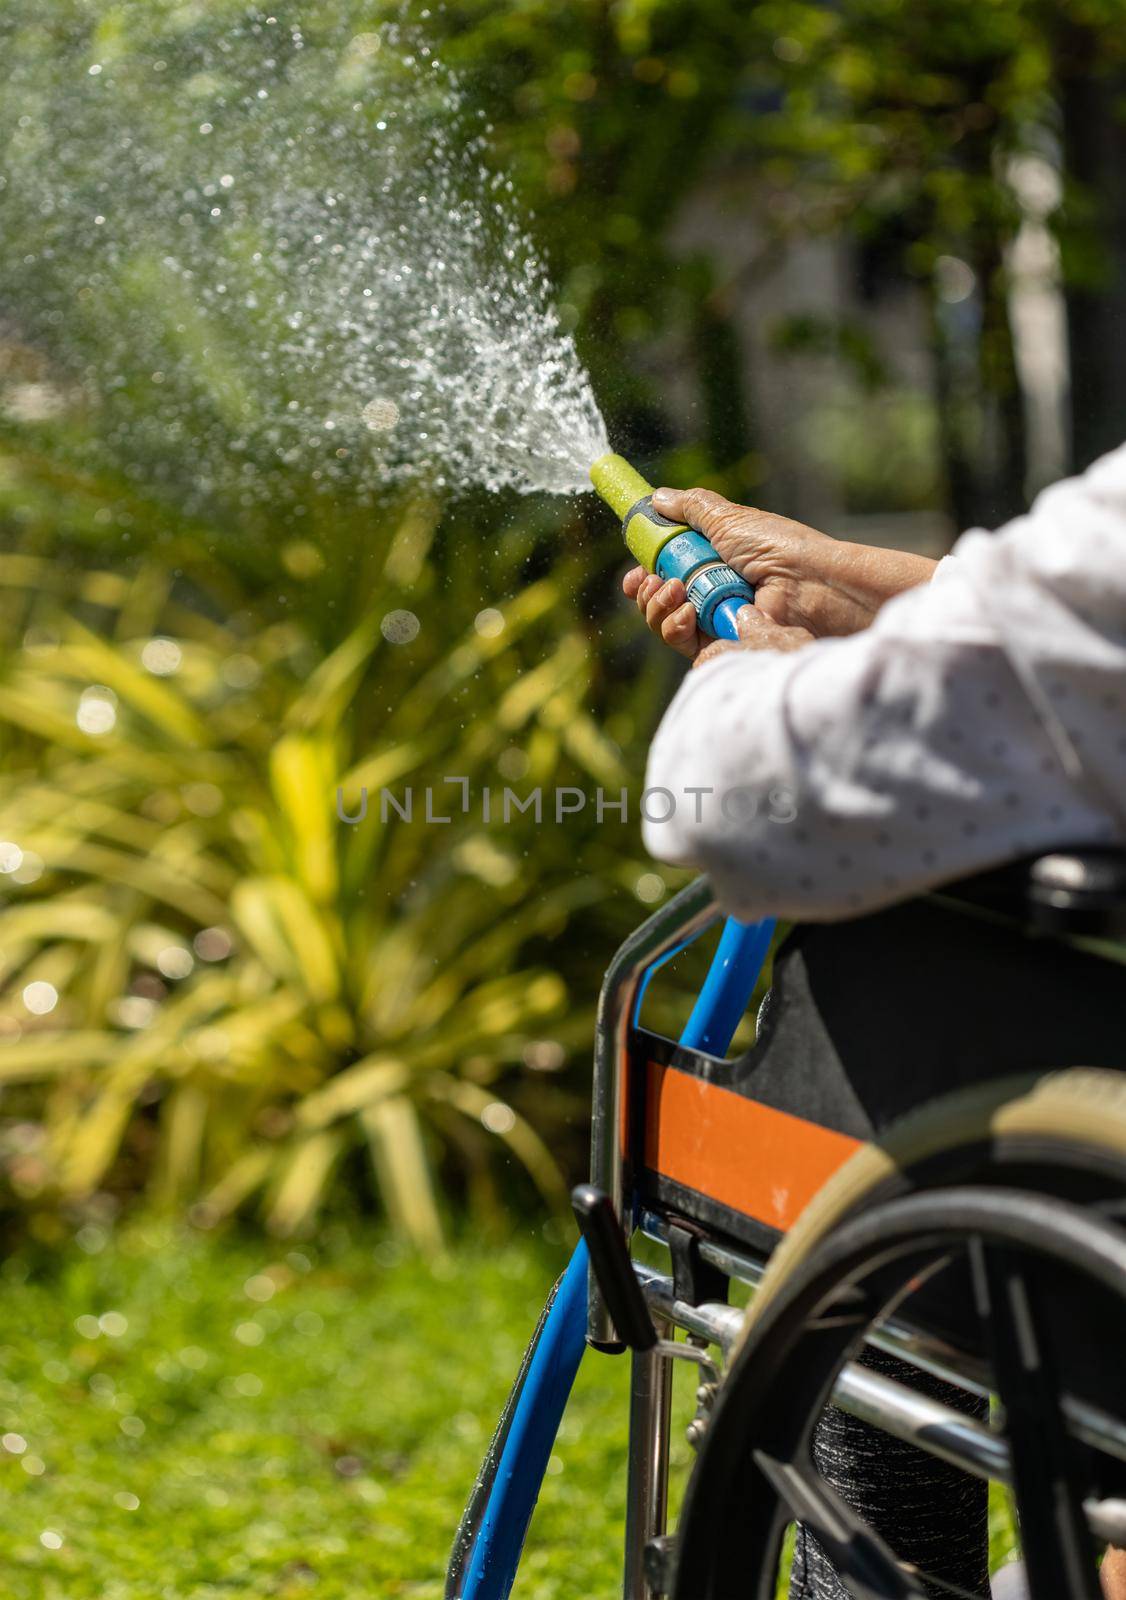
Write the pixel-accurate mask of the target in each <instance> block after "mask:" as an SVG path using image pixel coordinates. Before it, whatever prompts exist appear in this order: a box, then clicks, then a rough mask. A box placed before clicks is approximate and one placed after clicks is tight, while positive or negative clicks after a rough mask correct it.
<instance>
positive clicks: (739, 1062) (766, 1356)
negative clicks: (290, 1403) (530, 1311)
mask: <svg viewBox="0 0 1126 1600" xmlns="http://www.w3.org/2000/svg"><path fill="white" fill-rule="evenodd" d="M716 918H717V911H716V907H715V903H714V897H713V894H712V891H711V890H710V888H709V886H708V885H707V883H706V882H704V881H703V880H701V881H699V882H697V883H695V884H693V885H691V886H689V887H688V888H687V889H685V890H684V891H682V892H681V893H680V894H679V895H677V896H676V897H675V898H674V899H672V900H671V901H670V902H669V903H668V904H667V905H666V906H664V907H663V908H662V909H661V910H660V911H658V912H657V913H656V914H655V915H654V916H652V917H651V918H650V919H649V920H648V921H647V922H646V923H645V924H644V925H643V926H642V927H641V928H640V929H639V930H637V932H636V933H635V934H634V935H633V936H632V937H631V938H630V939H629V940H628V941H627V942H626V944H625V945H624V946H623V947H622V948H621V949H620V950H619V951H618V953H617V955H616V956H615V958H614V960H613V962H612V964H611V966H610V968H609V971H608V972H607V975H606V978H605V981H604V984H603V988H602V993H601V997H600V1003H599V1013H598V1024H597V1032H596V1044H595V1063H594V1101H593V1122H592V1155H591V1182H590V1183H589V1184H587V1185H583V1186H581V1187H580V1188H579V1189H578V1190H576V1191H575V1209H576V1215H577V1217H578V1220H579V1224H580V1229H581V1231H582V1234H583V1238H584V1241H585V1244H586V1247H587V1251H588V1257H589V1293H588V1294H587V1296H586V1326H585V1336H586V1343H587V1345H588V1347H590V1348H592V1349H594V1350H597V1351H602V1352H607V1353H619V1352H622V1351H623V1350H626V1349H629V1350H630V1351H631V1352H632V1354H631V1362H632V1371H631V1383H630V1415H629V1452H628V1476H627V1487H626V1518H625V1549H624V1576H623V1594H624V1596H625V1600H657V1597H659V1596H667V1597H669V1600H736V1597H738V1600H774V1597H775V1596H776V1595H777V1594H778V1592H779V1586H780V1583H781V1582H782V1581H783V1577H784V1572H785V1562H786V1559H787V1554H786V1552H787V1550H788V1534H789V1530H790V1529H791V1528H793V1527H794V1526H795V1525H800V1528H801V1530H802V1535H803V1536H804V1537H808V1538H810V1539H812V1540H813V1541H814V1544H815V1546H816V1549H817V1551H818V1553H819V1557H820V1559H822V1560H823V1561H825V1562H827V1563H828V1566H829V1568H830V1569H831V1571H832V1572H833V1573H835V1575H836V1578H837V1579H839V1583H840V1585H841V1586H842V1587H843V1589H844V1590H845V1591H847V1592H848V1593H849V1594H852V1595H853V1596H856V1597H857V1600H900V1597H911V1600H923V1597H925V1596H929V1595H942V1594H944V1593H954V1594H959V1595H966V1594H971V1595H972V1594H981V1593H984V1594H988V1587H987V1586H986V1581H985V1580H984V1579H983V1581H982V1583H981V1584H980V1585H977V1586H975V1587H972V1588H969V1589H967V1588H965V1587H959V1586H958V1585H957V1584H953V1583H950V1582H947V1581H943V1579H942V1578H941V1576H939V1575H937V1574H936V1573H934V1572H932V1571H928V1570H927V1568H926V1566H925V1564H923V1563H921V1562H920V1561H919V1560H918V1559H917V1558H914V1557H913V1556H912V1554H911V1552H910V1551H909V1550H905V1549H901V1548H896V1547H895V1546H894V1544H893V1543H892V1542H889V1539H888V1538H887V1537H886V1534H885V1532H882V1531H881V1530H880V1528H878V1527H875V1526H873V1525H872V1523H871V1521H870V1520H868V1519H866V1517H865V1516H864V1515H863V1514H862V1513H861V1512H860V1511H858V1510H857V1509H856V1508H855V1507H854V1505H853V1504H851V1503H850V1500H849V1499H847V1498H846V1497H845V1496H844V1495H842V1494H841V1493H840V1492H839V1490H838V1489H837V1488H835V1487H834V1486H833V1484H832V1483H831V1482H830V1481H829V1480H828V1477H827V1475H826V1473H825V1471H824V1470H823V1465H822V1462H821V1460H820V1457H819V1455H818V1449H817V1434H818V1428H819V1425H820V1424H822V1422H823V1419H826V1418H828V1417H830V1416H831V1415H832V1414H833V1413H836V1414H838V1415H840V1414H843V1415H844V1416H845V1417H848V1418H852V1419H857V1420H858V1421H859V1422H862V1423H863V1424H865V1425H867V1427H868V1428H869V1429H874V1430H878V1431H879V1433H880V1434H882V1435H886V1436H888V1438H889V1439H890V1440H892V1441H896V1442H897V1443H898V1445H899V1446H900V1447H904V1446H906V1447H909V1449H910V1451H911V1452H912V1453H914V1452H921V1453H922V1454H923V1455H924V1456H926V1457H930V1458H933V1460H934V1461H936V1462H939V1463H942V1464H944V1470H945V1469H947V1468H948V1469H952V1470H953V1471H954V1472H955V1473H956V1474H957V1475H958V1476H959V1477H961V1475H965V1477H966V1478H967V1479H970V1480H977V1481H979V1482H980V1481H983V1480H984V1481H986V1482H988V1483H993V1484H999V1485H1003V1486H1006V1488H1005V1492H1006V1493H1007V1494H1008V1495H1009V1496H1010V1497H1011V1501H1012V1503H1013V1506H1014V1509H1015V1518H1016V1523H1017V1526H1018V1529H1019V1539H1020V1546H1021V1553H1022V1555H1023V1559H1024V1563H1025V1571H1026V1577H1027V1585H1028V1590H1029V1592H1030V1593H1031V1595H1032V1596H1033V1600H1063V1597H1064V1596H1069V1597H1070V1596H1074V1597H1083V1600H1097V1597H1098V1596H1099V1595H1100V1592H1101V1591H1100V1584H1099V1576H1098V1563H1099V1559H1100V1556H1101V1552H1102V1551H1103V1550H1104V1549H1105V1548H1106V1547H1107V1546H1114V1547H1116V1548H1121V1547H1124V1546H1126V1073H1123V1071H1122V1069H1123V1068H1124V1067H1126V966H1124V964H1123V963H1124V962H1126V952H1124V951H1123V950H1122V949H1121V947H1120V946H1119V945H1118V944H1116V943H1115V941H1117V940H1119V939H1121V938H1122V936H1123V935H1126V855H1123V854H1122V853H1119V852H1115V851H1111V850H1101V849H1092V850H1081V851H1057V852H1054V853H1053V854H1051V855H1046V856H1040V857H1037V858H1033V859H1030V860H1026V861H1021V862H1016V863H1013V864H1012V865H1010V866H1007V867H1005V868H1003V869H1000V870H999V871H995V872H990V873H986V874H982V875H980V876H979V877H978V878H975V879H972V880H968V881H967V882H965V883H963V884H959V885H956V886H952V887H951V888H949V889H946V890H944V891H942V892H941V893H940V894H933V895H928V896H925V897H923V898H921V899H920V900H916V901H908V902H904V903H903V904H901V905H898V906H894V907H892V908H890V909H889V910H888V911H886V912H880V913H876V914H874V915H871V916H866V917H862V918H858V919H856V920H855V921H852V922H842V923H834V924H826V925H820V926H813V925H809V926H806V927H802V928H797V929H795V930H791V932H790V933H789V934H788V936H787V939H786V940H785V941H784V942H783V944H782V946H781V947H780V950H779V953H778V955H777V956H776V960H775V968H774V981H773V984H772V987H771V989H770V991H769V992H768V995H767V999H766V1001H765V1002H764V1004H763V1007H762V1010H761V1011H760V1015H759V1023H758V1029H757V1037H756V1042H755V1044H754V1046H753V1047H752V1048H751V1049H750V1050H749V1051H748V1052H745V1053H744V1054H743V1055H742V1056H740V1057H737V1058H735V1059H732V1060H726V1059H720V1058H718V1057H716V1056H712V1055H709V1054H708V1053H706V1052H705V1051H702V1050H695V1049H686V1048H683V1047H682V1046H678V1045H676V1044H675V1043H673V1042H672V1041H670V1040H669V1039H666V1038H663V1037H661V1036H660V1035H658V1034H656V1033H653V1032H651V1031H648V1030H647V1029H646V1028H645V1027H644V1026H643V1025H642V1022H641V1018H640V1010H641V1007H640V1000H641V997H642V996H643V994H644V989H645V985H646V983H647V982H648V979H649V976H650V975H651V974H652V973H653V972H654V971H655V969H656V967H657V966H659V965H660V964H661V963H662V962H663V961H664V960H666V959H668V958H669V957H670V955H671V954H673V953H675V952H678V951H679V950H681V949H683V948H684V947H685V945H686V944H688V943H690V942H691V941H693V940H694V939H696V938H698V937H699V936H700V935H701V934H702V933H703V932H704V931H705V930H706V929H708V928H709V927H710V926H711V925H712V924H713V923H714V922H715V920H716ZM955 955H956V958H957V959H956V960H955V959H954V956H955ZM1018 1006H1023V1007H1025V1008H1026V1014H1027V1015H1029V1016H1031V1017H1033V1019H1034V1022H1033V1024H1032V1026H1031V1027H1028V1026H1025V1027H1024V1028H1023V1029H1022V1030H1014V1028H1013V1026H1012V1024H1013V1016H1014V1008H1015V1007H1018ZM1014 1031H1016V1032H1017V1033H1018V1037H1017V1038H1016V1040H1015V1041H1014V1039H1013V1035H1014ZM1073 1063H1081V1064H1078V1065H1076V1064H1073ZM936 1090H937V1091H938V1092H936ZM638 1237H644V1238H646V1239H647V1240H648V1241H651V1243H650V1245H649V1246H648V1251H649V1254H650V1255H651V1256H652V1255H654V1254H656V1253H659V1254H660V1258H661V1261H662V1263H663V1266H662V1268H657V1267H654V1266H650V1265H646V1264H643V1263H642V1262H641V1261H640V1260H637V1259H635V1258H634V1255H633V1254H632V1253H631V1240H632V1239H635V1238H638ZM654 1246H656V1247H658V1249H657V1250H656V1251H655V1250H654ZM584 1267H585V1263H584ZM733 1284H738V1285H742V1286H745V1287H744V1290H743V1291H742V1294H743V1295H744V1296H748V1298H747V1301H746V1305H745V1308H743V1309H739V1308H738V1307H737V1306H735V1305H732V1304H731V1303H730V1301H731V1289H732V1285H733ZM565 1287H566V1284H565V1280H564V1288H565ZM584 1287H585V1286H584ZM550 1312H551V1302H549V1307H548V1309H547V1311H545V1319H546V1318H547V1317H548V1316H549V1315H550ZM544 1326H545V1321H544V1320H542V1319H541V1328H540V1330H537V1337H536V1338H534V1339H533V1341H532V1345H531V1346H530V1347H529V1353H528V1356H526V1358H525V1363H524V1366H523V1367H522V1369H521V1373H520V1374H519V1375H518V1378H517V1382H516V1384H515V1385H514V1389H513V1394H512V1396H511V1397H510V1400H509V1404H508V1406H507V1407H506V1410H505V1414H504V1416H503V1417H502V1419H501V1422H500V1424H499V1426H498V1429H497V1434H496V1436H495V1438H494V1441H493V1446H492V1448H491V1450H490V1454H489V1457H488V1458H487V1460H486V1463H485V1466H484V1468H483V1469H482V1474H481V1477H480V1479H479V1481H478V1484H477V1486H476V1489H475V1491H474V1495H473V1497H472V1498H471V1500H470V1504H469V1506H468V1508H467V1511H466V1514H465V1518H464V1519H463V1523H462V1526H461V1529H460V1530H459V1536H458V1540H457V1541H456V1542H455V1547H454V1554H453V1557H452V1559H451V1563H450V1569H449V1576H448V1579H447V1587H446V1595H447V1597H448V1600H462V1597H466V1600H469V1597H470V1596H471V1595H472V1597H473V1600H478V1597H479V1596H483V1595H485V1594H489V1595H493V1594H497V1595H500V1594H507V1592H508V1588H507V1587H506V1583H508V1582H510V1579H502V1580H499V1587H495V1588H489V1586H488V1584H487V1583H486V1584H484V1585H483V1586H481V1587H479V1588H474V1587H473V1586H472V1585H469V1586H468V1587H467V1586H466V1583H467V1579H466V1574H467V1571H468V1567H469V1563H468V1554H469V1552H470V1551H471V1549H472V1546H473V1542H474V1540H475V1538H477V1537H478V1535H479V1533H480V1530H481V1527H482V1525H483V1519H484V1518H486V1517H487V1506H488V1501H489V1494H490V1491H491V1489H492V1488H493V1486H494V1483H495V1478H496V1475H497V1473H498V1471H502V1470H503V1468H502V1467H501V1465H500V1463H501V1462H502V1456H503V1454H504V1447H505V1446H506V1444H507V1443H508V1436H509V1434H510V1432H511V1430H512V1428H513V1426H514V1423H513V1418H514V1416H516V1415H517V1409H518V1405H519V1402H520V1398H521V1393H522V1390H523V1389H524V1387H525V1386H526V1384H527V1382H528V1374H529V1372H530V1371H531V1370H532V1369H533V1366H534V1361H535V1356H536V1346H537V1339H538V1338H539V1336H540V1334H541V1333H542V1330H543V1328H544ZM678 1333H679V1334H681V1335H683V1338H679V1339H678V1338H677V1334H678ZM677 1361H689V1362H691V1363H692V1364H693V1365H694V1367H695V1368H696V1371H697V1378H698V1383H697V1387H696V1411H695V1415H694V1416H693V1417H692V1419H691V1421H690V1422H689V1423H688V1429H687V1432H688V1439H689V1442H690V1444H691V1445H692V1446H693V1448H694V1450H695V1452H696V1454H695V1461H694V1465H693V1466H692V1469H691V1472H690V1474H689V1478H688V1482H687V1486H686V1489H685V1493H684V1498H683V1503H682V1506H681V1510H680V1515H679V1518H678V1520H677V1524H676V1527H675V1529H671V1530H670V1528H669V1527H668V1525H667V1524H668V1507H669V1446H670V1436H671V1427H672V1371H673V1366H674V1363H676V1362H677ZM889 1370H890V1373H891V1374H892V1375H889ZM916 1377H917V1378H918V1380H919V1382H918V1384H916V1383H915V1382H914V1381H913V1378H916ZM519 1537H520V1538H521V1539H522V1537H523V1531H522V1530H521V1532H520V1536H519ZM790 1537H792V1535H790ZM513 1570H514V1569H513Z"/></svg>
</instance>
